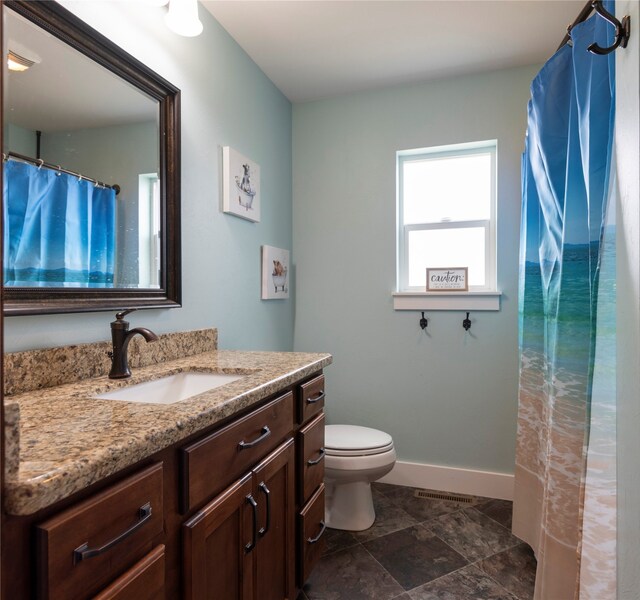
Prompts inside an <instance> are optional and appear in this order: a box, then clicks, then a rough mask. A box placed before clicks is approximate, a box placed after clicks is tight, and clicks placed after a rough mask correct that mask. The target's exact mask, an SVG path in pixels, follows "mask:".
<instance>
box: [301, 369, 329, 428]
mask: <svg viewBox="0 0 640 600" xmlns="http://www.w3.org/2000/svg"><path fill="white" fill-rule="evenodd" d="M323 408H324V375H318V376H317V377H314V378H313V379H312V380H311V381H307V383H303V384H302V385H301V386H300V392H299V398H298V423H304V422H305V421H307V420H309V419H310V418H311V417H312V416H313V415H315V414H316V413H319V412H320V411H321V410H322V409H323Z"/></svg>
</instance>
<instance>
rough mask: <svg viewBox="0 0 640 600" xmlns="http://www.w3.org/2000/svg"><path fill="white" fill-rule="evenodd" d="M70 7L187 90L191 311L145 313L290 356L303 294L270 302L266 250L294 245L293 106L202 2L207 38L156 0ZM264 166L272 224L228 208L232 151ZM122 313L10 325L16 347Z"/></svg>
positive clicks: (153, 319)
mask: <svg viewBox="0 0 640 600" xmlns="http://www.w3.org/2000/svg"><path fill="white" fill-rule="evenodd" d="M63 5H64V6H65V7H66V8H68V9H70V10H71V11H73V12H74V13H76V14H77V15H78V16H80V17H81V18H83V19H84V20H85V21H87V22H88V23H89V24H90V25H91V26H92V27H94V28H96V29H97V30H98V31H100V32H101V33H103V34H104V35H106V36H107V37H108V38H110V39H111V40H113V41H114V42H115V43H116V44H118V45H120V46H121V47H122V48H124V49H125V50H126V51H128V52H129V53H131V54H133V55H134V56H135V57H136V58H138V59H140V60H141V61H142V62H144V63H146V64H147V65H148V66H149V67H150V68H151V69H153V70H154V71H156V72H157V73H159V74H160V75H161V76H163V77H164V78H165V79H167V80H168V81H170V82H171V83H173V84H174V85H176V86H177V87H178V88H180V89H181V92H182V95H181V99H182V240H183V241H182V273H183V274H182V278H183V307H182V308H179V309H170V310H169V309H164V310H145V311H140V312H139V313H137V314H132V315H131V316H130V321H131V323H132V326H140V325H143V326H146V327H150V328H151V329H153V330H154V331H156V332H158V333H162V332H170V331H180V330H188V329H196V328H202V327H218V328H219V333H220V346H221V347H223V348H243V349H258V350H259V349H275V350H290V349H291V347H292V343H293V306H294V298H293V297H292V298H291V299H289V300H278V301H270V302H265V301H261V300H260V246H261V245H263V244H269V245H272V246H278V247H282V248H287V249H290V248H291V104H290V103H289V101H288V100H287V99H286V98H285V97H284V96H283V95H282V93H281V92H280V91H279V90H278V89H277V88H276V87H275V86H274V85H273V84H272V83H271V81H269V79H268V78H267V77H266V76H265V75H264V74H263V73H262V71H260V69H259V68H258V67H257V66H256V64H255V63H254V62H253V61H252V60H251V59H250V58H249V57H248V56H247V55H246V53H245V52H244V51H243V50H242V49H241V48H240V47H239V46H238V45H237V44H236V43H235V42H234V41H233V39H232V38H231V37H230V36H229V35H228V34H227V33H226V32H225V31H224V30H223V29H222V27H220V25H219V24H218V23H217V22H216V21H215V20H214V19H213V17H212V16H211V15H210V14H209V13H208V12H207V11H205V10H204V9H203V8H202V7H200V19H201V20H202V22H203V24H204V32H203V34H202V35H200V36H199V37H197V38H184V37H181V36H178V35H176V34H174V33H172V32H171V31H169V30H168V29H167V27H166V26H165V25H164V22H163V18H164V14H165V13H166V8H155V7H152V6H149V5H148V4H146V3H144V2H108V1H94V0H87V1H84V2H74V1H69V0H66V1H64V2H63ZM224 145H229V146H232V147H233V148H235V149H236V150H238V151H239V152H241V153H242V154H244V155H245V156H247V157H249V158H251V159H252V160H254V161H255V162H256V163H258V164H259V165H260V168H261V192H262V220H261V222H260V223H257V224H253V223H250V222H249V221H246V220H242V219H239V218H237V217H233V216H229V215H225V214H223V213H222V212H221V210H220V190H221V184H222V177H221V160H222V159H221V157H222V146H224ZM111 320H113V315H112V314H110V313H92V314H74V315H55V316H34V317H11V318H8V319H5V349H6V350H7V351H12V350H18V349H28V348H41V347H47V346H57V345H62V344H70V343H80V342H89V341H94V340H104V339H108V337H109V322H110V321H111Z"/></svg>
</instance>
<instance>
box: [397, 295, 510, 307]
mask: <svg viewBox="0 0 640 600" xmlns="http://www.w3.org/2000/svg"><path fill="white" fill-rule="evenodd" d="M501 296H502V292H394V293H393V308H394V310H469V311H471V310H500V297H501Z"/></svg>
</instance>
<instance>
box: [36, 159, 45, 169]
mask: <svg viewBox="0 0 640 600" xmlns="http://www.w3.org/2000/svg"><path fill="white" fill-rule="evenodd" d="M37 162H39V163H40V164H39V165H38V171H39V170H40V169H42V165H44V161H43V160H42V159H41V158H38V159H37Z"/></svg>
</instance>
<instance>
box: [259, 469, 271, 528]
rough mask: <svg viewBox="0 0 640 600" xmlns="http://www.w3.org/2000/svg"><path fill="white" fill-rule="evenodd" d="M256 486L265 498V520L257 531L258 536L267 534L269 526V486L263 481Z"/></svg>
mask: <svg viewBox="0 0 640 600" xmlns="http://www.w3.org/2000/svg"><path fill="white" fill-rule="evenodd" d="M258 487H259V488H260V490H261V491H262V493H263V494H264V495H265V498H266V500H267V518H266V522H265V524H264V527H261V528H260V530H259V531H258V534H259V535H260V537H264V536H265V535H267V533H268V531H269V527H271V491H270V490H269V488H268V487H267V484H266V483H265V482H264V481H263V482H262V483H261V484H260V485H259V486H258Z"/></svg>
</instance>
